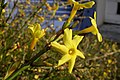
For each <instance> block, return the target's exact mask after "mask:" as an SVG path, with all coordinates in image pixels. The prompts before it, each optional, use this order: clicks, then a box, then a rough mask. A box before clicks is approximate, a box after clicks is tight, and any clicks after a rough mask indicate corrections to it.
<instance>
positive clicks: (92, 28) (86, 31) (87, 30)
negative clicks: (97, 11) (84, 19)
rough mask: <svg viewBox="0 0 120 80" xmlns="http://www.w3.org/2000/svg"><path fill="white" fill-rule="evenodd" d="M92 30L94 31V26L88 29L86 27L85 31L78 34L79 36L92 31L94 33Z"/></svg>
mask: <svg viewBox="0 0 120 80" xmlns="http://www.w3.org/2000/svg"><path fill="white" fill-rule="evenodd" d="M94 30H95V28H94V26H90V27H88V28H85V29H83V30H81V31H79V32H78V33H79V34H82V33H89V32H92V31H94Z"/></svg>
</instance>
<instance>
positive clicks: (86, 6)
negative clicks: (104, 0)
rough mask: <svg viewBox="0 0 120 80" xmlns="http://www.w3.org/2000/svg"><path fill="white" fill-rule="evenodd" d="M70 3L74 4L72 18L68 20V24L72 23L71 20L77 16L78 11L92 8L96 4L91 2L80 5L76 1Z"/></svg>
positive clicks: (69, 0)
mask: <svg viewBox="0 0 120 80" xmlns="http://www.w3.org/2000/svg"><path fill="white" fill-rule="evenodd" d="M68 2H69V3H70V4H74V6H73V9H72V11H71V14H70V17H69V19H68V22H71V20H72V19H73V17H74V16H75V14H76V13H77V10H80V9H83V8H91V7H92V6H93V5H94V4H95V2H94V1H89V2H86V3H83V4H80V3H78V2H76V1H74V0H68Z"/></svg>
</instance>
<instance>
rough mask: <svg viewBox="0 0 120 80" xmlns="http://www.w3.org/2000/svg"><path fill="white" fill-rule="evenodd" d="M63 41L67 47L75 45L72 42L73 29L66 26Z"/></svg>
mask: <svg viewBox="0 0 120 80" xmlns="http://www.w3.org/2000/svg"><path fill="white" fill-rule="evenodd" d="M63 41H64V44H65V46H66V47H67V48H71V47H73V45H72V44H71V42H72V30H71V29H68V28H66V29H65V30H64V36H63Z"/></svg>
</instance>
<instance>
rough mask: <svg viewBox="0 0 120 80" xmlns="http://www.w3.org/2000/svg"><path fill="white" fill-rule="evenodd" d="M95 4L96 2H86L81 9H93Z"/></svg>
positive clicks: (81, 5)
mask: <svg viewBox="0 0 120 80" xmlns="http://www.w3.org/2000/svg"><path fill="white" fill-rule="evenodd" d="M94 4H95V2H94V1H89V2H86V3H84V4H79V6H80V7H79V9H81V8H91V7H92V6H93V5H94Z"/></svg>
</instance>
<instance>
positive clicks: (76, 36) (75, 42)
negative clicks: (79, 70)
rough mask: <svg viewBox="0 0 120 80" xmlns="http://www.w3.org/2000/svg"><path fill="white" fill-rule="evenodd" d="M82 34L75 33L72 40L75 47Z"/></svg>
mask: <svg viewBox="0 0 120 80" xmlns="http://www.w3.org/2000/svg"><path fill="white" fill-rule="evenodd" d="M83 37H84V36H78V35H75V36H74V38H73V40H72V42H73V44H74V46H75V48H77V46H78V44H79V43H80V42H81V40H82V39H83Z"/></svg>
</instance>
